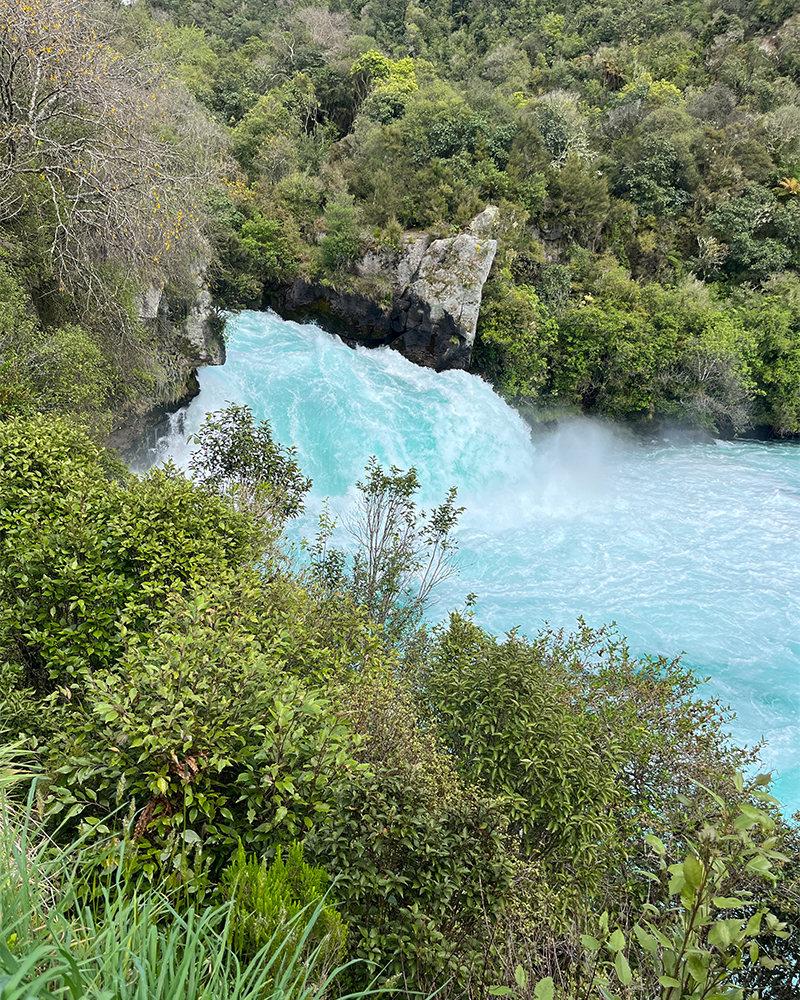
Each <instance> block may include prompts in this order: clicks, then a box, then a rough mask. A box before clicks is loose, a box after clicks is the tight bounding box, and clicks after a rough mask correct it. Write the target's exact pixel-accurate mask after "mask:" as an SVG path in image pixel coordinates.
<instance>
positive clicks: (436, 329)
mask: <svg viewBox="0 0 800 1000" xmlns="http://www.w3.org/2000/svg"><path fill="white" fill-rule="evenodd" d="M496 214H497V209H496V208H493V207H490V208H487V209H486V211H484V212H482V213H481V215H479V216H478V217H477V218H476V219H474V220H473V222H472V225H471V226H470V231H469V232H467V233H460V234H459V235H458V236H453V237H450V238H448V239H439V240H433V239H431V237H430V236H428V235H427V234H419V233H406V234H405V236H404V237H403V242H402V245H401V248H400V250H399V251H395V252H393V251H391V250H388V249H386V248H382V249H379V250H375V251H370V252H369V253H367V254H366V255H365V256H364V257H363V258H362V259H361V260H360V261H359V262H358V264H357V265H356V274H355V275H354V276H353V280H352V282H350V283H348V284H347V285H346V286H343V287H339V288H337V287H334V286H333V285H332V284H326V283H324V282H308V281H303V280H301V279H298V280H296V281H294V282H293V283H292V284H290V285H275V286H271V287H268V288H267V289H266V291H265V295H264V305H266V306H270V307H272V308H273V309H275V311H276V312H277V313H279V314H280V315H281V316H284V317H285V318H287V319H305V320H308V319H313V320H315V321H316V322H317V323H318V324H319V325H320V326H321V327H323V328H324V329H326V330H329V331H330V332H331V333H337V334H339V335H340V336H341V337H342V338H343V339H344V340H346V341H348V342H349V343H359V344H364V345H366V346H370V347H377V346H379V345H381V344H391V345H392V347H395V348H397V349H398V350H400V351H401V352H402V353H403V354H405V356H406V357H407V358H408V359H409V360H410V361H413V362H415V363H416V364H419V365H423V366H426V367H430V368H435V369H436V370H437V371H443V370H445V369H449V368H467V367H469V363H470V358H471V355H472V345H473V344H474V342H475V328H476V326H477V322H478V312H479V310H480V305H481V294H482V292H483V286H484V284H485V282H486V279H487V278H488V276H489V271H490V269H491V266H492V261H493V260H494V255H495V252H496V250H497V242H496V240H493V239H490V238H489V236H488V233H489V232H490V231H491V225H492V222H493V220H494V216H495V215H496Z"/></svg>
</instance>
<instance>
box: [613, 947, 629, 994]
mask: <svg viewBox="0 0 800 1000" xmlns="http://www.w3.org/2000/svg"><path fill="white" fill-rule="evenodd" d="M614 968H615V969H616V970H617V978H618V979H619V981H620V982H621V983H622V985H623V986H627V985H628V983H630V981H631V980H632V979H633V973H632V972H631V967H630V965H628V960H627V958H625V956H624V955H623V954H622V952H621V951H618V952H617V957H616V958H615V959H614Z"/></svg>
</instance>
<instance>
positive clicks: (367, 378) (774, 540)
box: [154, 313, 800, 811]
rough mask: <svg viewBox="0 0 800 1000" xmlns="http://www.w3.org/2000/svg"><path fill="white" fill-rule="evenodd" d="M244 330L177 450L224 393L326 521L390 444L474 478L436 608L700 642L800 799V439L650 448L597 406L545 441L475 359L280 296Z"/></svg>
mask: <svg viewBox="0 0 800 1000" xmlns="http://www.w3.org/2000/svg"><path fill="white" fill-rule="evenodd" d="M229 332H230V337H231V339H230V343H229V348H228V362H227V364H226V365H225V366H224V367H223V368H208V369H206V370H204V371H202V372H201V373H200V384H201V387H202V390H201V393H200V395H199V397H198V398H197V399H196V400H195V401H194V402H193V403H192V404H191V406H190V407H189V409H188V411H186V412H185V414H183V415H182V417H181V419H180V420H177V421H175V422H174V427H175V430H174V433H173V434H172V435H171V436H170V437H169V438H168V439H166V440H165V441H162V442H161V443H160V446H159V448H160V453H161V455H162V456H163V454H164V453H165V452H170V453H171V454H173V455H174V456H175V458H176V460H177V461H178V462H180V463H185V462H186V459H187V452H186V445H185V444H184V443H182V442H183V440H184V438H183V437H182V436H181V429H180V428H179V425H183V427H182V431H183V435H184V436H185V434H186V433H191V432H193V431H194V430H195V429H196V428H197V427H198V426H199V423H200V421H201V420H202V417H203V414H204V413H205V412H206V411H208V410H214V409H218V408H219V407H221V406H222V405H224V403H225V401H226V400H231V401H235V402H239V403H247V404H249V405H250V406H251V407H252V409H253V410H254V411H255V413H256V414H257V415H258V416H259V417H265V418H267V419H268V420H269V421H270V422H271V424H272V426H273V429H274V431H275V434H276V437H277V438H278V440H280V441H281V442H283V443H285V444H289V443H291V444H294V445H295V446H296V448H297V451H298V458H299V461H300V464H301V466H302V468H303V470H304V472H305V473H306V474H307V475H310V476H311V477H312V479H313V480H314V488H313V497H312V501H311V503H310V504H309V509H310V515H309V517H308V518H307V519H306V522H305V523H304V524H303V525H301V526H300V528H299V529H298V532H299V533H303V532H304V533H306V534H308V535H310V534H312V533H313V523H312V522H313V518H312V517H311V515H312V514H313V513H314V511H315V510H318V509H319V505H320V502H321V499H322V498H323V497H330V502H331V506H332V508H333V509H334V511H337V510H344V509H345V508H346V506H347V504H348V493H349V491H350V490H351V489H352V484H353V483H354V482H355V481H356V480H357V479H358V478H359V476H360V474H361V473H362V471H363V469H364V465H365V464H366V462H367V459H368V458H369V456H370V455H373V454H374V455H377V457H378V459H379V460H380V461H381V462H382V463H384V464H390V463H391V464H395V465H398V466H400V467H402V468H407V467H409V466H411V465H414V466H416V467H417V469H418V472H419V476H420V480H421V483H422V493H423V500H424V501H425V502H426V503H427V504H430V503H432V502H434V501H438V500H439V499H440V498H441V497H442V496H443V494H444V492H445V490H446V489H447V488H448V487H449V486H451V485H455V486H457V487H458V491H459V503H460V504H463V505H464V506H466V508H467V511H466V513H465V514H464V516H463V518H462V521H461V526H460V529H459V542H460V551H461V559H460V562H461V573H460V575H459V577H458V578H456V579H453V580H450V581H448V583H447V591H446V593H444V594H443V595H442V600H441V603H440V605H439V607H438V608H437V609H436V611H435V613H438V614H440V615H444V614H445V613H446V611H447V609H448V607H450V606H453V605H456V604H460V603H462V601H463V597H464V595H466V594H467V593H469V592H471V591H472V592H475V593H476V594H478V596H479V602H478V605H477V609H476V617H477V618H478V620H479V621H480V622H481V624H484V625H485V626H487V627H488V628H490V629H492V630H493V631H495V632H504V631H506V630H508V629H511V628H514V627H516V626H520V627H521V629H522V631H523V632H527V633H534V632H535V631H536V630H537V629H538V628H539V627H540V626H541V625H542V623H543V622H544V621H547V622H549V623H550V624H551V625H554V626H565V627H568V628H569V627H571V626H573V625H574V624H575V620H576V618H577V617H578V615H583V616H584V617H585V618H586V619H587V621H588V622H589V623H590V624H592V625H600V624H602V623H604V622H611V621H615V622H616V623H617V624H618V627H619V630H620V632H621V633H622V634H624V635H626V636H627V637H628V639H629V641H630V644H631V646H632V648H633V650H634V651H635V652H636V653H638V654H644V653H653V654H656V653H658V654H665V655H667V656H674V655H677V654H678V653H680V652H681V651H685V662H686V663H687V664H688V665H690V666H691V667H692V668H694V669H695V670H696V671H697V672H698V674H700V675H702V676H707V675H708V676H710V677H711V681H710V682H709V684H708V686H707V688H706V689H705V693H706V694H708V695H713V696H718V697H720V698H721V699H722V701H723V703H726V704H730V705H731V706H732V707H733V708H734V709H735V711H736V712H737V719H736V721H735V723H734V726H733V731H734V736H735V738H736V739H737V740H738V741H740V742H747V743H752V742H754V741H756V740H758V739H760V738H762V737H764V738H765V739H766V740H767V741H768V746H767V747H766V749H765V751H764V763H765V765H766V767H767V768H771V769H774V770H775V772H776V775H777V782H776V794H778V795H779V796H780V797H781V799H782V800H783V802H784V803H785V805H786V807H787V809H788V810H789V811H794V810H795V809H798V808H800V739H798V736H799V734H800V726H799V725H798V719H799V718H800V668H799V666H798V665H799V664H800V446H798V445H797V444H794V443H785V444H775V443H756V442H720V443H717V444H712V443H675V444H672V445H664V444H660V445H655V444H651V445H645V444H642V443H641V442H638V441H636V440H634V439H633V438H631V437H630V436H628V435H626V434H625V433H624V432H621V431H618V430H616V431H615V430H614V429H612V428H610V427H608V426H605V425H602V424H599V423H594V422H591V421H588V420H585V421H584V420H576V421H575V422H573V423H570V424H567V425H561V426H560V427H559V429H558V430H557V431H555V432H552V433H550V434H546V435H543V436H539V437H536V438H535V439H534V440H531V435H530V432H529V430H528V428H527V426H526V425H525V423H524V422H523V421H522V420H521V418H520V417H519V416H518V414H517V413H516V412H515V411H514V410H512V409H510V408H509V407H508V406H506V405H505V403H503V402H502V400H500V399H499V398H498V397H497V396H496V395H495V394H494V393H493V392H492V390H491V389H490V387H489V386H488V385H487V384H486V383H484V382H482V381H481V380H480V379H478V378H476V377H474V376H471V375H468V374H466V373H465V372H445V373H443V374H437V373H435V372H433V371H430V370H427V369H421V368H417V367H416V366H414V365H411V364H409V363H408V362H407V361H405V360H404V359H403V358H402V357H400V355H398V354H397V353H395V352H393V351H390V350H388V349H381V350H378V351H367V350H362V349H359V350H356V351H353V350H351V349H350V348H348V347H346V346H345V345H344V344H342V343H341V342H340V341H339V340H337V339H335V338H333V337H330V336H328V335H327V334H325V333H323V332H322V331H320V330H318V329H317V328H316V327H313V326H299V325H297V324H295V323H286V322H283V321H282V320H280V319H278V318H277V317H275V316H272V315H268V314H263V313H243V314H242V315H241V316H239V317H238V318H237V319H236V320H235V321H233V322H232V323H231V325H230V330H229ZM154 457H155V456H154Z"/></svg>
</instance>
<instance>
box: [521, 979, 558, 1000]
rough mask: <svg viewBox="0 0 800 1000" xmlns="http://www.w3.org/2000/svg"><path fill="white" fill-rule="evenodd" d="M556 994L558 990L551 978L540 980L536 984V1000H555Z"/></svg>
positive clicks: (534, 993) (534, 992)
mask: <svg viewBox="0 0 800 1000" xmlns="http://www.w3.org/2000/svg"><path fill="white" fill-rule="evenodd" d="M520 985H522V984H520ZM555 994H556V988H555V985H554V984H553V979H552V977H551V976H548V977H547V978H546V979H540V980H539V982H538V983H537V984H536V989H535V990H534V991H533V995H534V996H535V997H536V1000H553V997H554V996H555Z"/></svg>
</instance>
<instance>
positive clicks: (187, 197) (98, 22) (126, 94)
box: [0, 0, 216, 301]
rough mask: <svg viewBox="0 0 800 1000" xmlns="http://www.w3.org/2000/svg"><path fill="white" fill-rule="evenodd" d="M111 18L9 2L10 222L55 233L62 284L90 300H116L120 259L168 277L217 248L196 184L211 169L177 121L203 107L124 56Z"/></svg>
mask: <svg viewBox="0 0 800 1000" xmlns="http://www.w3.org/2000/svg"><path fill="white" fill-rule="evenodd" d="M106 13H107V12H106ZM103 14H104V8H103V7H102V6H101V7H99V8H98V5H97V4H94V3H91V2H90V0H31V3H26V4H20V3H17V2H16V0H0V148H2V153H3V155H2V158H1V159H0V190H1V191H2V192H3V193H2V197H0V223H2V224H4V225H5V226H9V225H19V224H22V225H23V226H24V225H26V224H27V225H30V226H32V227H33V228H34V229H38V230H42V229H44V230H45V231H46V233H47V250H46V254H47V256H48V257H49V259H50V260H51V261H52V268H53V273H54V278H55V280H56V281H57V282H58V283H60V285H61V286H63V287H65V288H66V289H67V290H68V291H72V292H76V291H79V290H80V291H83V292H85V293H88V296H89V300H90V301H98V300H104V299H105V298H106V296H105V295H104V291H103V286H104V279H103V274H102V272H103V267H104V266H107V265H108V264H111V263H119V264H121V263H123V262H124V263H125V265H126V267H127V268H130V267H131V265H132V266H133V267H134V269H135V270H136V271H137V272H138V273H139V275H141V276H160V275H161V274H163V272H164V269H165V268H166V269H167V270H170V265H171V264H174V263H175V261H176V260H179V261H180V266H179V267H178V268H177V269H178V270H179V271H180V269H181V267H184V266H186V264H187V262H188V261H190V260H191V259H192V258H196V257H197V256H198V254H200V255H202V254H204V253H205V252H206V250H205V243H204V240H203V238H202V236H201V233H200V213H199V209H198V207H197V205H196V204H195V203H194V198H193V189H194V185H195V183H196V181H197V180H198V178H199V177H202V176H208V173H209V172H210V170H211V168H210V167H209V164H208V159H207V156H206V155H205V154H201V153H200V150H201V148H202V147H200V146H198V148H197V149H195V150H194V151H193V152H194V156H193V157H192V162H191V164H190V162H189V158H188V157H187V156H186V154H185V151H184V150H182V149H181V147H180V143H179V142H178V140H177V138H176V135H175V133H174V132H173V131H172V130H171V129H170V128H169V127H168V126H167V123H166V118H167V115H168V111H167V109H168V108H169V109H170V113H169V117H170V118H172V119H173V120H175V118H177V117H180V116H181V114H183V117H184V119H186V118H191V116H192V114H193V112H192V110H191V108H190V107H188V106H187V107H186V108H184V109H182V110H181V109H178V108H176V107H175V105H174V103H173V104H172V105H171V106H170V103H169V102H170V101H171V100H172V91H171V90H170V88H168V87H167V81H166V79H165V78H163V77H159V75H158V74H157V73H152V72H150V73H148V72H145V71H144V70H143V69H141V68H140V67H138V66H137V65H136V64H135V63H132V62H129V61H126V60H124V59H123V58H122V57H121V56H120V55H119V53H118V52H117V51H115V49H114V47H113V46H112V44H111V42H110V38H111V35H112V29H111V26H110V25H109V24H107V23H104V21H103ZM176 111H177V112H178V114H177V115H176V114H175V112H176ZM215 134H216V133H215V130H213V129H211V130H209V129H208V128H206V130H205V135H204V142H205V145H206V147H207V148H208V150H209V153H210V154H211V155H212V156H213V152H214V141H213V140H214V137H215ZM209 138H210V139H211V140H212V141H211V143H209V141H208V140H209ZM29 217H33V218H32V219H31V221H27V220H28V219H29Z"/></svg>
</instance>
